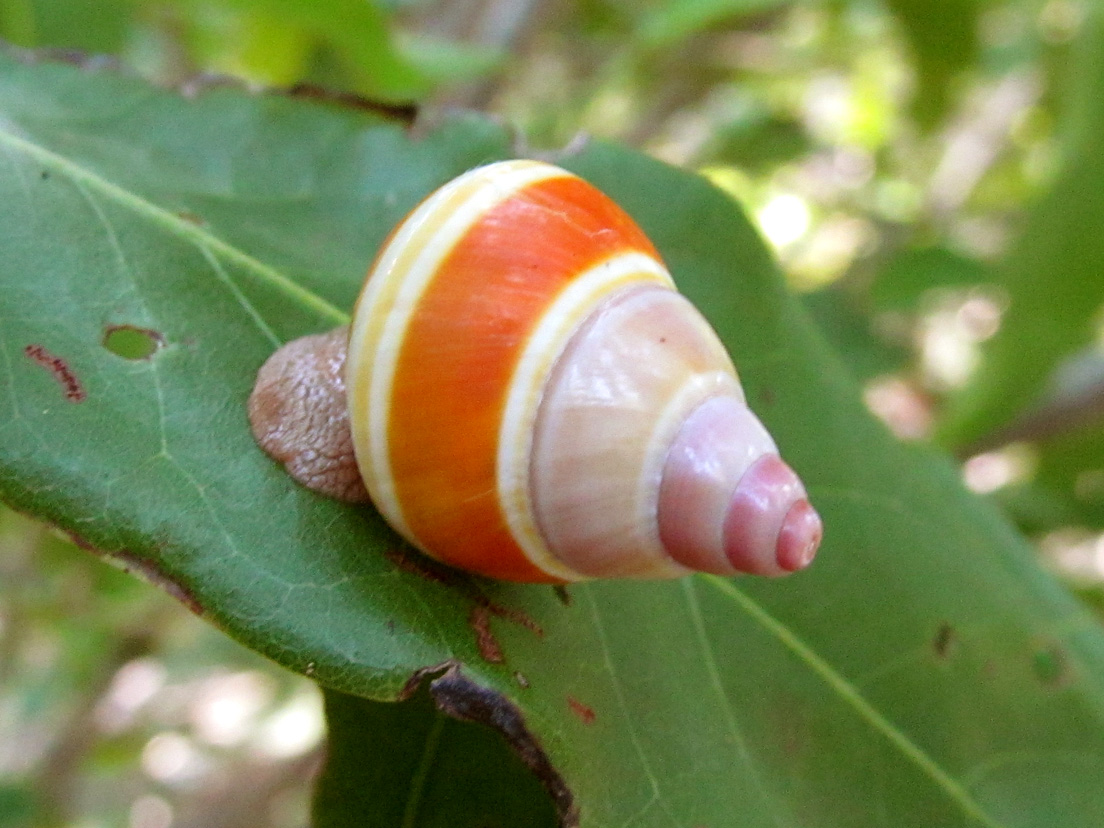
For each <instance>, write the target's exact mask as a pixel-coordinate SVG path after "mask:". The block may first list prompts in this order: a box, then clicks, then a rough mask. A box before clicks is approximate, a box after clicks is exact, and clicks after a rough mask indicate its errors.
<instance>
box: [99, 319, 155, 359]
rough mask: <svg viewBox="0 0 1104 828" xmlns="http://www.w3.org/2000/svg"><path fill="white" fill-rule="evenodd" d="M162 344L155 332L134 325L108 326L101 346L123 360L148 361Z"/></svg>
mask: <svg viewBox="0 0 1104 828" xmlns="http://www.w3.org/2000/svg"><path fill="white" fill-rule="evenodd" d="M164 344H165V337H163V336H162V335H161V334H159V333H158V332H157V331H152V330H150V329H149V328H139V327H136V326H134V325H110V326H108V328H107V330H106V331H105V332H104V338H103V346H104V347H105V348H107V350H109V351H111V353H113V354H115V356H120V357H122V358H123V359H149V358H150V357H151V356H153V355H154V354H155V353H156V352H157V349H158V348H160V347H161V346H162V345H164Z"/></svg>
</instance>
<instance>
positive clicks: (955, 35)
mask: <svg viewBox="0 0 1104 828" xmlns="http://www.w3.org/2000/svg"><path fill="white" fill-rule="evenodd" d="M886 4H887V5H888V6H889V8H890V10H891V11H892V12H893V13H894V14H895V15H897V18H898V19H899V20H900V22H901V25H902V27H903V28H904V34H905V38H906V39H907V41H908V44H909V46H910V48H911V50H912V54H913V59H914V61H915V65H916V74H917V81H918V83H917V90H916V95H915V97H914V99H913V114H914V115H915V116H916V118H917V120H919V121H920V122H921V123H922V124H924V125H925V126H927V127H934V126H936V125H937V124H938V123H939V121H940V119H941V118H942V117H943V115H944V113H945V111H946V109H947V105H948V103H949V102H950V101H951V100H953V98H952V97H951V95H950V94H949V93H950V91H951V90H953V89H954V81H955V80H956V79H957V77H958V75H959V74H960V73H961V72H962V71H963V70H964V69H966V68H968V67H970V66H972V65H973V64H974V62H975V60H976V58H977V51H978V40H977V31H978V25H979V16H980V12H981V4H980V3H979V2H978V0H886Z"/></svg>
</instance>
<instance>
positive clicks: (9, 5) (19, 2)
mask: <svg viewBox="0 0 1104 828" xmlns="http://www.w3.org/2000/svg"><path fill="white" fill-rule="evenodd" d="M134 5H135V2H134V0H97V2H95V3H89V2H88V0H0V37H4V38H7V39H9V40H11V41H12V42H13V43H18V44H19V45H20V46H28V47H30V46H50V47H55V48H64V49H86V50H88V51H94V52H112V53H114V52H118V51H120V50H121V49H122V47H123V45H124V43H125V42H126V37H127V33H128V31H129V29H130V19H131V15H132V12H133V8H134Z"/></svg>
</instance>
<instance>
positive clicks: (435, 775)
mask: <svg viewBox="0 0 1104 828" xmlns="http://www.w3.org/2000/svg"><path fill="white" fill-rule="evenodd" d="M326 720H327V722H328V723H329V732H330V740H329V744H328V747H327V750H326V767H325V768H324V770H323V772H322V776H321V777H320V779H319V782H318V788H317V790H316V792H315V800H314V819H313V823H312V824H313V826H314V828H376V826H379V828H393V826H418V828H435V826H440V828H466V826H470V828H496V827H497V826H502V828H506V826H514V825H525V826H532V828H540V826H554V825H555V824H556V814H555V811H554V810H553V809H552V805H551V802H550V801H549V799H548V797H547V796H545V792H544V790H542V788H541V786H540V783H539V782H538V781H537V779H536V777H535V776H534V775H533V774H532V773H530V771H529V769H528V768H527V767H525V765H524V764H522V762H521V760H520V759H519V758H518V757H517V756H516V755H515V754H514V753H512V752H511V750H510V748H509V747H508V746H507V745H506V742H505V741H504V740H503V738H502V735H501V734H499V733H497V732H495V731H494V730H492V729H490V728H488V727H481V726H480V725H477V724H474V723H471V722H462V721H457V720H456V719H454V718H451V717H449V716H446V715H445V714H444V713H441V712H440V711H439V710H437V708H436V707H435V706H434V703H433V700H432V698H431V697H430V694H429V693H428V692H427V691H426V689H424V688H423V689H422V690H421V691H420V692H419V693H417V694H416V695H415V697H414V698H412V699H410V700H409V701H405V702H402V703H401V704H394V703H382V702H372V701H366V700H365V699H359V698H356V697H355V696H346V695H344V694H343V693H336V692H333V691H328V692H327V693H326Z"/></svg>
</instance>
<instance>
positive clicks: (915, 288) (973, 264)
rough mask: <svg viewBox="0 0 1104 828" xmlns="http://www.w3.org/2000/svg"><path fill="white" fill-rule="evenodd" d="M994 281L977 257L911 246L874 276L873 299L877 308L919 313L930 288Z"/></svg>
mask: <svg viewBox="0 0 1104 828" xmlns="http://www.w3.org/2000/svg"><path fill="white" fill-rule="evenodd" d="M992 281H993V277H992V274H991V273H990V272H989V270H988V269H987V268H986V267H985V266H984V265H983V264H982V263H981V262H979V261H978V260H977V259H971V258H969V257H967V256H964V255H963V254H961V253H957V252H955V251H953V250H950V249H948V248H946V247H940V246H929V247H915V248H908V249H906V250H903V251H901V252H900V253H898V254H897V255H895V256H894V257H893V258H892V259H891V260H890V261H889V262H888V263H887V264H886V265H885V266H884V267H882V268H881V270H879V271H878V273H877V274H876V275H875V281H874V284H873V285H872V286H871V288H870V300H871V302H872V303H873V304H874V306H875V307H877V308H878V310H882V311H901V312H907V313H916V312H917V311H918V310H919V309H920V302H921V299H923V297H924V295H925V294H927V293H928V292H929V291H933V290H938V289H940V288H943V289H950V288H956V289H959V290H963V289H966V288H970V287H975V286H977V285H983V284H992Z"/></svg>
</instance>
